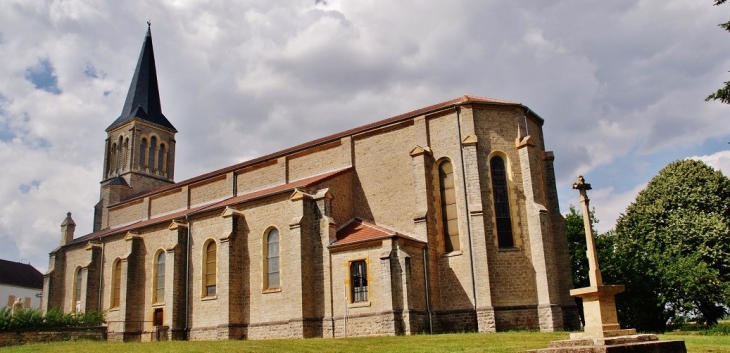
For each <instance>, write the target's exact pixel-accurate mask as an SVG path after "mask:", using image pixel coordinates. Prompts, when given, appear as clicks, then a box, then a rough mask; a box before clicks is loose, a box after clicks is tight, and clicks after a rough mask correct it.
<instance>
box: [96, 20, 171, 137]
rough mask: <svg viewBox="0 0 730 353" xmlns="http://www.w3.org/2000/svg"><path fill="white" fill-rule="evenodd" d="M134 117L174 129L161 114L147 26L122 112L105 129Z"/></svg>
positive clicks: (155, 71)
mask: <svg viewBox="0 0 730 353" xmlns="http://www.w3.org/2000/svg"><path fill="white" fill-rule="evenodd" d="M134 118H139V119H142V120H145V121H148V122H151V123H153V124H156V125H159V126H162V127H165V128H168V129H172V130H175V127H174V126H172V123H170V121H169V120H167V118H166V117H165V115H164V114H162V106H161V105H160V90H159V88H158V86H157V68H156V67H155V53H154V51H153V50H152V34H151V33H150V29H149V28H147V35H146V36H145V38H144V44H142V51H141V52H140V53H139V60H137V67H136V68H135V70H134V75H133V76H132V82H131V83H130V84H129V91H128V92H127V99H126V100H125V101H124V108H122V114H121V115H120V116H119V117H118V118H117V120H114V122H113V123H112V124H111V125H109V127H108V128H107V131H109V130H111V129H112V128H114V127H116V126H118V125H121V124H123V123H124V122H126V121H129V120H131V119H134ZM175 131H177V130H175Z"/></svg>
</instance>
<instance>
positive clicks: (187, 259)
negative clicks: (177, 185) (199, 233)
mask: <svg viewBox="0 0 730 353" xmlns="http://www.w3.org/2000/svg"><path fill="white" fill-rule="evenodd" d="M188 215H189V214H186V215H185V224H186V225H187V229H188V240H187V244H185V252H186V255H185V336H186V338H187V339H190V337H188V336H189V332H190V322H189V320H190V318H189V316H190V236H191V233H192V228H193V225H192V224H190V222H189V221H188Z"/></svg>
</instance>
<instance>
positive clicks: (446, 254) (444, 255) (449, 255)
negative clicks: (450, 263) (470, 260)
mask: <svg viewBox="0 0 730 353" xmlns="http://www.w3.org/2000/svg"><path fill="white" fill-rule="evenodd" d="M461 254H463V253H462V252H461V250H457V251H452V252H447V253H445V254H443V255H441V257H452V256H461Z"/></svg>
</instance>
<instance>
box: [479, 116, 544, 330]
mask: <svg viewBox="0 0 730 353" xmlns="http://www.w3.org/2000/svg"><path fill="white" fill-rule="evenodd" d="M474 116H475V120H474V121H475V130H476V133H477V137H478V138H479V144H478V145H477V148H478V150H479V156H480V157H481V158H480V164H479V171H480V174H481V175H483V176H484V177H483V179H482V180H483V183H482V200H483V207H484V208H483V210H484V227H485V234H486V237H487V239H486V244H487V250H488V256H487V258H488V260H489V262H488V265H489V268H490V277H489V278H490V281H491V290H492V305H493V306H494V307H495V309H496V308H500V307H508V306H515V305H526V304H531V305H537V294H536V288H535V277H534V269H533V267H532V263H531V261H530V257H531V254H530V247H529V245H530V243H529V237H528V236H527V234H528V232H527V228H526V227H527V222H526V221H525V219H526V217H527V215H526V213H525V211H526V210H525V207H524V201H525V200H524V190H523V186H522V170H521V169H520V167H519V166H520V159H519V153H518V150H517V148H516V146H515V139H516V138H517V133H518V130H519V131H521V132H522V133H523V134H524V131H525V127H524V113H523V112H522V111H521V110H517V109H515V108H512V107H507V108H483V107H479V108H478V109H475V110H474ZM528 128H529V129H530V130H529V131H530V133H531V134H535V136H541V130H542V129H541V127H540V126H538V125H536V124H534V122H533V121H532V120H528ZM495 154H499V155H500V156H501V157H502V158H503V159H505V167H506V168H507V178H508V187H509V191H510V212H511V215H512V226H513V228H512V229H513V233H514V240H515V248H514V249H499V247H498V242H497V231H496V225H495V220H494V207H493V203H494V196H493V194H492V181H491V174H490V169H489V160H490V158H491V157H492V156H494V155H495ZM499 313H500V312H499V311H497V312H495V315H499ZM498 327H499V324H498Z"/></svg>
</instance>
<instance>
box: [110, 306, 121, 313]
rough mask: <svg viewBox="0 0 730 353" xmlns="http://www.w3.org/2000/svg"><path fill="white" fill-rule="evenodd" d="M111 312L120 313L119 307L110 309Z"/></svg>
mask: <svg viewBox="0 0 730 353" xmlns="http://www.w3.org/2000/svg"><path fill="white" fill-rule="evenodd" d="M109 311H111V312H114V311H119V307H118V306H115V307H113V308H109Z"/></svg>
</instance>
